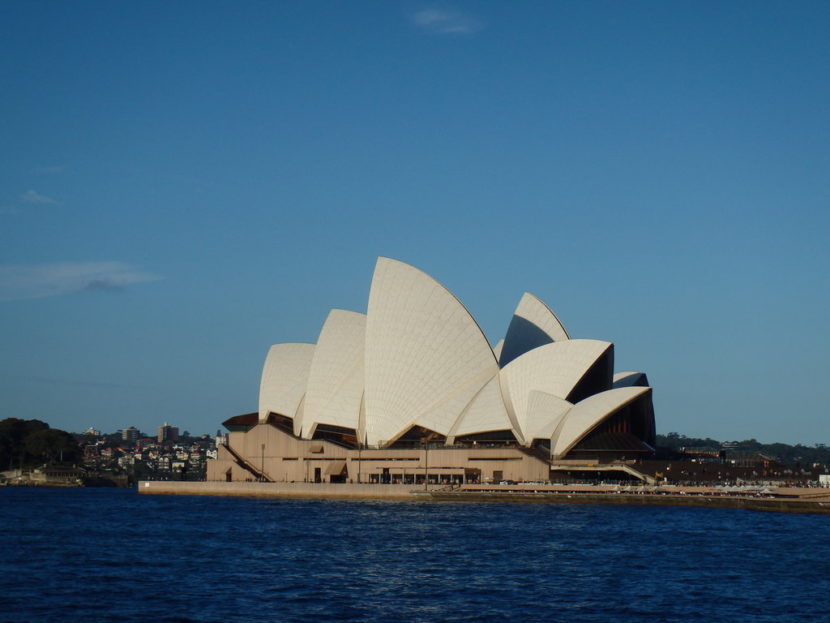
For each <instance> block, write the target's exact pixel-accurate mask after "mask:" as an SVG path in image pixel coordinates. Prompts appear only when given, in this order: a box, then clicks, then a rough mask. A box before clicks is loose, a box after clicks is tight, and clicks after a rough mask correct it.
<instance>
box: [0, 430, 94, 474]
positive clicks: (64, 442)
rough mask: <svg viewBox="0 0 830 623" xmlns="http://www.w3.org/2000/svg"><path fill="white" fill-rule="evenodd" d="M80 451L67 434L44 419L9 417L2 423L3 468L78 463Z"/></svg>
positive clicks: (0, 460) (0, 453)
mask: <svg viewBox="0 0 830 623" xmlns="http://www.w3.org/2000/svg"><path fill="white" fill-rule="evenodd" d="M80 455H81V453H80V449H79V448H78V442H77V441H75V438H74V437H73V436H72V435H71V434H70V433H67V432H66V431H63V430H60V429H57V428H50V427H49V425H48V424H47V423H46V422H42V421H40V420H21V419H19V418H6V419H5V420H1V421H0V469H17V468H25V467H31V466H33V465H37V464H42V463H56V462H64V463H76V462H77V461H78V460H79V459H80Z"/></svg>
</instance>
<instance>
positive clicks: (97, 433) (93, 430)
mask: <svg viewBox="0 0 830 623" xmlns="http://www.w3.org/2000/svg"><path fill="white" fill-rule="evenodd" d="M84 435H92V436H93V437H100V436H101V431H99V430H98V429H97V428H92V427H91V426H90V427H89V428H87V429H86V430H85V431H84Z"/></svg>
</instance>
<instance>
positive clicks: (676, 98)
mask: <svg viewBox="0 0 830 623" xmlns="http://www.w3.org/2000/svg"><path fill="white" fill-rule="evenodd" d="M828 32H830V4H828V3H826V2H797V3H792V2H776V3H768V2H757V1H753V2H728V3H723V2H710V3H707V2H656V1H655V2H625V3H621V2H567V3H557V2H509V3H507V2H476V3H454V4H444V3H421V2H389V1H378V2H172V3H171V2H150V1H146V2H109V1H107V2H89V1H87V2H35V1H25V2H23V1H7V2H4V3H2V4H0V93H2V96H0V326H2V335H1V336H0V338H1V339H0V418H3V417H22V418H39V419H42V420H45V421H47V422H48V423H49V424H50V425H52V426H54V427H58V428H64V429H69V430H74V431H80V430H83V429H85V428H86V427H88V426H94V427H96V428H101V429H103V430H105V431H114V430H117V429H120V428H126V427H128V426H131V425H134V426H136V427H138V428H140V429H142V430H145V431H148V432H150V431H153V430H155V428H156V427H157V426H158V425H160V424H162V423H163V422H164V421H168V422H170V423H172V424H174V425H177V426H179V427H180V429H182V430H184V429H186V430H189V431H191V432H192V433H202V432H214V431H216V430H217V429H218V428H219V426H220V423H221V422H222V421H223V420H224V419H226V418H227V417H229V416H231V415H236V414H239V413H245V412H250V411H254V410H256V405H257V392H258V388H259V375H260V370H261V366H262V362H263V359H264V357H265V353H266V351H267V349H268V346H269V345H270V344H273V343H277V342H291V341H306V342H314V341H315V340H316V338H317V333H318V331H319V329H320V326H321V325H322V322H323V320H324V319H325V317H326V314H327V313H328V310H329V309H330V308H332V307H340V308H345V309H353V310H356V311H365V309H366V300H367V295H368V289H369V283H370V279H371V273H372V269H373V266H374V261H375V258H376V257H377V256H378V255H385V256H390V257H394V258H397V259H400V260H403V261H405V262H408V263H410V264H413V265H415V266H417V267H419V268H421V269H422V270H424V271H426V272H427V273H429V274H431V275H433V276H434V277H435V278H437V279H438V280H439V281H441V282H442V283H443V284H444V285H446V286H447V287H448V288H449V289H450V290H452V291H453V292H454V293H455V294H456V295H457V296H458V297H459V299H460V300H461V301H462V302H463V303H464V304H465V305H466V306H467V308H468V309H469V310H470V311H471V313H472V314H473V315H474V316H475V317H476V319H477V320H478V321H479V324H480V325H481V326H482V328H483V330H484V331H485V333H486V334H487V336H488V338H489V339H490V341H491V342H492V343H495V342H496V341H497V340H498V339H499V338H500V337H502V336H503V334H504V331H505V330H506V328H507V324H508V323H509V321H510V316H511V313H512V311H513V308H514V307H515V305H516V303H517V302H518V300H519V298H520V297H521V295H522V293H523V292H524V291H530V292H533V293H534V294H536V295H537V296H538V297H540V298H541V299H542V300H544V301H545V302H547V303H548V305H550V306H551V308H552V309H554V311H556V312H557V314H558V315H559V317H560V318H561V319H562V321H563V322H564V324H565V325H566V327H567V328H568V330H569V331H570V333H571V335H572V336H574V337H589V338H597V339H606V340H610V341H613V342H614V343H615V344H616V359H617V365H616V368H617V369H618V370H643V371H645V372H647V374H648V376H649V379H650V381H651V383H652V385H653V387H654V401H655V408H656V415H657V426H658V432H661V433H667V432H669V431H678V432H681V433H685V434H687V435H694V436H712V437H716V438H720V439H727V440H731V439H745V438H749V437H755V438H757V439H758V440H760V441H767V442H771V441H785V442H790V443H795V442H801V443H807V444H810V445H812V444H813V443H830V417H828V416H829V415H830V409H829V408H828V405H830V382H829V381H830V379H828V373H829V372H830V364H829V363H828V352H830V338H828V329H827V327H828V321H827V318H828V305H829V304H830V277H829V276H828V275H830V151H829V150H830V37H828Z"/></svg>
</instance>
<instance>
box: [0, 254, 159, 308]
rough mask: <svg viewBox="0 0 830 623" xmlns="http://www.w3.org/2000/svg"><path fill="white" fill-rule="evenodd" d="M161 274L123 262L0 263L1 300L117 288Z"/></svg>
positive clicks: (156, 279)
mask: <svg viewBox="0 0 830 623" xmlns="http://www.w3.org/2000/svg"><path fill="white" fill-rule="evenodd" d="M159 279H162V277H160V276H158V275H154V274H152V273H148V272H145V271H143V270H140V269H138V268H136V267H133V266H130V265H129V264H124V263H123V262H61V263H55V264H33V265H7V266H0V301H19V300H25V299H37V298H45V297H49V296H60V295H62V294H71V293H73V292H84V291H119V290H122V289H123V288H125V287H126V286H129V285H132V284H135V283H144V282H148V281H158V280H159Z"/></svg>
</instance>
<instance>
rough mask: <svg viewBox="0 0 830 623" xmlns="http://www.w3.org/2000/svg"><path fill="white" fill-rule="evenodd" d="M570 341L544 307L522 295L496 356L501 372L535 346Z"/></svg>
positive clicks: (535, 299) (526, 293) (553, 316)
mask: <svg viewBox="0 0 830 623" xmlns="http://www.w3.org/2000/svg"><path fill="white" fill-rule="evenodd" d="M567 339H570V337H569V336H568V332H567V331H565V327H563V326H562V323H561V322H559V318H557V317H556V314H554V313H553V312H552V311H551V310H550V309H549V308H548V306H547V305H545V304H544V303H543V302H542V301H540V300H539V299H537V298H536V297H535V296H533V295H532V294H530V293H529V292H525V293H524V295H523V296H522V298H521V300H520V301H519V304H518V305H517V306H516V311H514V312H513V318H512V319H511V320H510V326H508V327H507V335H505V337H504V346H503V347H502V349H501V352H500V354H499V365H500V366H501V367H502V368H503V367H504V366H506V365H507V364H509V363H510V362H511V361H513V360H514V359H516V357H519V356H521V355H523V354H524V353H526V352H528V351H530V350H533V349H534V348H536V347H538V346H542V345H544V344H550V343H551V342H560V341H562V340H567Z"/></svg>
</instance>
